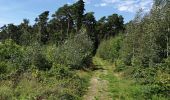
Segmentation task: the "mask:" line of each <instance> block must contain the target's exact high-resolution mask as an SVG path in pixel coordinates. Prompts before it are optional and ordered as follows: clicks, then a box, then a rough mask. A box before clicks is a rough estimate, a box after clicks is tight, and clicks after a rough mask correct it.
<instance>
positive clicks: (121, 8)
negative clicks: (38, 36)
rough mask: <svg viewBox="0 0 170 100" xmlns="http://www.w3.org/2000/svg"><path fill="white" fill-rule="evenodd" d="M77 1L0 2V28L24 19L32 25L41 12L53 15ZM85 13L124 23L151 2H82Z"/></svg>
mask: <svg viewBox="0 0 170 100" xmlns="http://www.w3.org/2000/svg"><path fill="white" fill-rule="evenodd" d="M76 1H77V0H0V27H1V26H3V25H4V24H9V23H13V24H16V25H17V24H20V23H21V22H22V20H23V19H24V18H26V19H29V20H30V24H34V19H35V18H36V17H37V16H38V15H39V14H41V13H42V12H43V11H50V15H51V14H53V13H54V12H55V11H56V10H57V9H58V8H59V7H62V6H63V5H64V4H69V5H70V4H73V3H75V2H76ZM84 1H85V5H86V6H85V9H86V11H85V12H91V11H92V12H94V13H95V14H94V15H95V17H96V19H97V20H98V19H100V18H101V17H103V16H108V15H111V14H113V13H117V14H119V15H122V16H123V17H124V21H125V23H126V22H128V21H130V20H132V19H133V18H134V16H135V13H136V12H137V11H138V10H139V9H140V8H142V9H143V10H144V11H145V12H148V11H149V10H150V9H151V7H152V4H153V0H84Z"/></svg>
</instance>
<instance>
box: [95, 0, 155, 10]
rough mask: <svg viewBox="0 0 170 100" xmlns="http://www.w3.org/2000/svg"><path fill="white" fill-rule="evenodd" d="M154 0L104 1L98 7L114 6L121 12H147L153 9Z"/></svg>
mask: <svg viewBox="0 0 170 100" xmlns="http://www.w3.org/2000/svg"><path fill="white" fill-rule="evenodd" d="M152 4H153V0H102V1H101V3H99V4H96V5H95V6H96V7H103V6H113V7H114V8H116V9H117V10H119V11H124V12H131V13H135V12H136V11H137V10H139V9H140V8H142V9H143V11H145V12H147V11H149V10H150V8H151V7H152Z"/></svg>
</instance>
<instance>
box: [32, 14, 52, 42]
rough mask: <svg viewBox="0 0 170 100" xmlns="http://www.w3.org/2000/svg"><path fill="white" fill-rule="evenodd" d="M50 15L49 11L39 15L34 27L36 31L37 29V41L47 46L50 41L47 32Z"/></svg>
mask: <svg viewBox="0 0 170 100" xmlns="http://www.w3.org/2000/svg"><path fill="white" fill-rule="evenodd" d="M48 15H49V11H44V12H43V13H42V14H40V15H39V17H38V18H36V19H35V21H36V24H35V25H34V27H35V29H37V39H38V41H39V42H41V43H43V44H46V43H47V42H48V40H49V33H48V31H47V25H48V22H47V21H48Z"/></svg>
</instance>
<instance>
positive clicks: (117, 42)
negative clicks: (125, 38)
mask: <svg viewBox="0 0 170 100" xmlns="http://www.w3.org/2000/svg"><path fill="white" fill-rule="evenodd" d="M121 41H122V36H118V37H115V38H110V39H108V40H104V41H103V42H102V43H101V44H100V45H99V48H98V51H97V56H99V57H101V58H103V59H105V60H110V61H112V62H114V61H116V59H117V58H118V57H119V50H120V48H121Z"/></svg>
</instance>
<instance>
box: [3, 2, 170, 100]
mask: <svg viewBox="0 0 170 100" xmlns="http://www.w3.org/2000/svg"><path fill="white" fill-rule="evenodd" d="M49 13H50V12H49V11H44V12H42V13H41V14H39V16H37V18H35V23H34V24H33V25H31V24H30V22H29V19H23V21H22V22H21V23H20V24H19V25H14V24H7V25H4V26H2V27H1V28H0V100H169V98H170V1H169V0H154V4H153V6H152V8H151V10H150V11H149V12H148V13H145V12H144V11H143V9H139V10H138V12H136V16H135V18H134V19H133V20H131V21H130V22H128V23H125V22H124V18H123V16H122V15H118V14H115V13H114V14H112V15H109V16H104V17H102V18H100V19H99V20H96V18H95V16H94V12H85V2H84V1H83V0H78V1H77V2H75V3H74V4H71V5H68V4H65V5H63V6H61V7H60V8H59V9H57V10H56V11H55V13H54V14H52V16H50V14H49ZM103 71H107V72H106V73H104V72H103ZM94 77H98V78H100V79H101V80H104V81H107V82H106V83H107V87H103V88H107V89H106V90H107V92H109V93H108V94H105V93H106V92H105V91H104V90H101V91H102V92H101V93H100V91H99V92H96V93H94V97H92V96H88V95H89V94H93V92H94V91H92V93H91V91H90V92H89V93H88V91H89V88H88V87H91V86H92V88H93V84H94V85H96V86H97V85H101V84H102V82H103V83H104V81H101V82H100V80H98V81H97V82H96V83H94V82H93V78H94ZM91 80H92V81H91ZM98 83H99V84H98ZM102 86H104V85H101V87H102ZM98 88H100V86H99V87H98ZM96 91H98V90H96ZM106 95H107V96H106Z"/></svg>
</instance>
